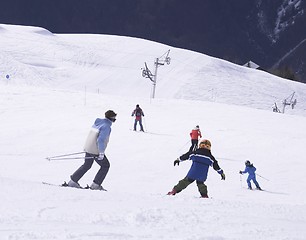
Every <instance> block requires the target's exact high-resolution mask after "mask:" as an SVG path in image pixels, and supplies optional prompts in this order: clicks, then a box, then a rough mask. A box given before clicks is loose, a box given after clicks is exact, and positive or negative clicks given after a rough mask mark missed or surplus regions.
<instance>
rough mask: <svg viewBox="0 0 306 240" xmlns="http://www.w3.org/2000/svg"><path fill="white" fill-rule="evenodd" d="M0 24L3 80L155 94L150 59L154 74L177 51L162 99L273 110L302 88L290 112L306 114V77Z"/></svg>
mask: <svg viewBox="0 0 306 240" xmlns="http://www.w3.org/2000/svg"><path fill="white" fill-rule="evenodd" d="M0 27H1V39H0V44H1V45H2V46H5V48H4V49H3V51H2V52H1V54H0V64H1V74H2V80H3V82H8V83H12V84H17V83H18V84H28V85H34V86H36V85H39V86H48V87H52V88H53V87H57V88H65V89H75V90H81V91H85V89H86V91H89V92H100V93H102V94H103V93H107V94H113V95H120V96H122V95H125V96H127V95H128V96H134V97H148V98H149V97H150V96H151V91H152V83H151V81H150V80H149V79H147V78H143V76H142V68H144V63H145V62H147V65H148V67H149V69H150V70H151V72H152V73H154V71H155V66H154V62H155V60H156V58H159V57H161V56H162V55H163V54H164V53H165V52H167V51H168V50H170V54H169V57H170V58H171V63H170V64H169V65H167V64H165V65H164V66H160V67H159V68H158V72H157V86H156V97H158V98H170V99H173V98H175V99H188V100H204V101H214V102H220V103H228V104H235V105H243V106H249V107H255V108H260V109H265V110H268V111H272V107H273V106H274V105H275V103H276V104H277V106H278V107H279V108H280V109H281V108H282V104H283V101H284V100H285V99H286V98H287V97H289V96H290V95H291V94H292V93H293V92H294V93H295V96H294V97H295V98H296V99H297V101H298V105H297V107H296V108H295V109H293V110H292V109H290V108H288V113H293V114H295V113H296V114H303V115H304V114H305V109H306V94H305V89H306V87H305V84H300V83H294V82H292V81H288V80H284V79H281V78H278V77H275V76H273V75H271V74H268V73H265V72H262V71H258V70H253V69H249V68H246V67H242V66H238V65H235V64H232V63H230V62H227V61H223V60H220V59H216V58H212V57H209V56H206V55H203V54H200V53H196V52H192V51H188V50H183V49H178V48H174V47H171V46H167V45H163V44H158V43H154V42H151V41H146V40H142V39H136V38H130V37H120V36H110V35H90V34H88V35H73V34H72V35H71V34H70V35H57V34H52V33H51V32H49V31H48V30H46V29H42V28H36V27H22V26H10V25H0ZM33 42H35V44H33ZM161 60H162V59H161ZM122 70H124V71H122ZM7 75H8V76H9V79H6V76H7ZM177 79H181V80H180V81H178V80H177Z"/></svg>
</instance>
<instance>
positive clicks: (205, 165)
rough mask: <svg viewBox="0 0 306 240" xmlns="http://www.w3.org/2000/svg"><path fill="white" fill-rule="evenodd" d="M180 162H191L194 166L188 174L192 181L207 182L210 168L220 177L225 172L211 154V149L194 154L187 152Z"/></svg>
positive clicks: (197, 151)
mask: <svg viewBox="0 0 306 240" xmlns="http://www.w3.org/2000/svg"><path fill="white" fill-rule="evenodd" d="M179 159H180V161H185V160H191V161H192V165H191V167H190V169H189V171H188V173H187V176H186V177H188V178H190V179H192V180H197V181H202V182H205V181H206V179H207V174H208V169H209V167H213V169H214V170H216V171H217V172H218V173H219V174H220V175H221V174H222V173H223V170H222V169H221V168H220V166H219V164H218V161H217V160H216V159H215V157H214V156H213V155H212V154H211V152H210V150H209V149H206V148H199V149H197V150H196V151H193V152H187V153H185V154H183V155H182V156H180V158H179Z"/></svg>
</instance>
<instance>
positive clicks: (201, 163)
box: [168, 139, 225, 198]
mask: <svg viewBox="0 0 306 240" xmlns="http://www.w3.org/2000/svg"><path fill="white" fill-rule="evenodd" d="M210 150H211V142H210V141H209V140H207V139H203V140H201V141H200V143H199V148H198V149H197V150H196V151H194V152H187V153H185V154H183V155H182V156H180V157H179V158H178V159H177V160H175V161H174V166H175V165H179V164H180V162H182V161H186V160H191V161H192V165H191V167H190V169H189V171H188V173H187V176H186V177H185V178H183V179H182V180H180V181H179V182H178V184H177V185H175V186H174V187H173V189H172V191H170V192H168V195H175V194H177V193H179V192H181V191H182V190H184V189H185V188H186V187H188V186H189V185H190V184H191V183H193V182H194V181H196V183H197V186H198V189H199V192H200V194H201V197H202V198H208V195H207V186H206V185H205V183H204V182H205V181H206V179H207V174H208V169H209V167H213V169H214V170H215V171H217V172H218V173H219V174H220V175H221V179H222V180H225V174H224V172H223V170H222V169H221V168H220V166H219V164H218V162H217V160H216V159H215V157H214V156H213V155H212V154H211V151H210Z"/></svg>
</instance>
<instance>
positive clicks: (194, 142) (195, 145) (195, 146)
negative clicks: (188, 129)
mask: <svg viewBox="0 0 306 240" xmlns="http://www.w3.org/2000/svg"><path fill="white" fill-rule="evenodd" d="M198 142H199V140H198V139H191V147H190V148H189V152H192V151H195V150H197V149H198Z"/></svg>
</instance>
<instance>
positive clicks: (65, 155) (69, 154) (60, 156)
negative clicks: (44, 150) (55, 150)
mask: <svg viewBox="0 0 306 240" xmlns="http://www.w3.org/2000/svg"><path fill="white" fill-rule="evenodd" d="M83 153H85V152H76V153H68V154H63V155H58V156H53V157H47V158H48V159H51V158H62V157H67V156H72V155H79V154H83Z"/></svg>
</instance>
